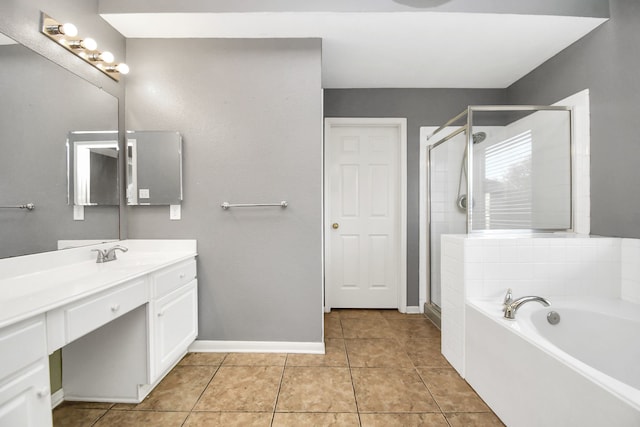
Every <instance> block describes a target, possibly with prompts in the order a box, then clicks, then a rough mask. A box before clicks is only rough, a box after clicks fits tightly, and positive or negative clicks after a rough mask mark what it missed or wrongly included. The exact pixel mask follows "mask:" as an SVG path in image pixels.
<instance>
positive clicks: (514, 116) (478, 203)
mask: <svg viewBox="0 0 640 427" xmlns="http://www.w3.org/2000/svg"><path fill="white" fill-rule="evenodd" d="M572 134H573V132H572V109H571V107H560V106H521V105H519V106H514V105H510V106H469V107H468V108H466V109H465V110H464V111H463V112H462V113H460V114H459V115H457V116H456V117H454V118H452V119H451V120H449V121H448V122H447V123H445V124H444V125H442V126H441V127H439V128H438V129H436V130H435V131H434V132H433V133H432V134H431V135H430V136H429V137H428V148H427V168H428V169H427V171H428V172H427V179H428V184H427V191H428V197H427V203H428V206H427V219H428V223H429V230H428V234H429V239H428V240H429V243H428V247H429V248H428V252H429V254H428V256H429V262H428V263H427V265H428V266H429V271H428V274H427V277H428V283H429V285H428V286H429V289H428V293H427V295H428V298H427V303H426V307H425V312H426V313H427V314H428V315H429V316H430V317H432V319H434V320H435V321H436V322H437V321H439V317H440V307H441V306H442V300H441V294H440V277H441V271H440V269H441V253H440V237H441V236H442V235H443V234H466V233H469V234H472V233H473V234H476V233H477V234H481V233H483V234H487V233H500V232H501V233H505V232H511V233H532V232H555V231H571V230H572V222H573V215H572V171H571V153H572Z"/></svg>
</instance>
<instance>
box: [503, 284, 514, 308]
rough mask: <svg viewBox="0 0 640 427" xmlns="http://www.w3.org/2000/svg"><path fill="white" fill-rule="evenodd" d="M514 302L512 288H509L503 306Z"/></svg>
mask: <svg viewBox="0 0 640 427" xmlns="http://www.w3.org/2000/svg"><path fill="white" fill-rule="evenodd" d="M512 302H513V295H512V293H511V288H509V289H507V293H506V295H505V296H504V301H502V306H503V307H505V308H506V307H507V306H508V305H509V304H511V303H512Z"/></svg>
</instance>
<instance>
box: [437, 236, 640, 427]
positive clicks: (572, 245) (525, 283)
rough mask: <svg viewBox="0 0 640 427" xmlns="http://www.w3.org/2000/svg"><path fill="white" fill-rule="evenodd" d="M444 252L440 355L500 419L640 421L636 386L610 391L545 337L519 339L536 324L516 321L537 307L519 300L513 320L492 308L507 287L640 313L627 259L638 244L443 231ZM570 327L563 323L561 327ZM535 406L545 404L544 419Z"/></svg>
mask: <svg viewBox="0 0 640 427" xmlns="http://www.w3.org/2000/svg"><path fill="white" fill-rule="evenodd" d="M443 251H444V257H443V272H444V280H443V297H444V301H443V322H442V326H443V337H442V351H443V354H444V355H445V357H447V359H449V361H450V362H451V363H452V364H453V365H454V367H455V368H456V369H457V370H458V371H459V372H460V373H461V374H462V376H463V377H465V378H466V379H467V380H468V381H469V383H470V384H471V385H472V386H473V387H474V388H476V390H477V391H478V392H479V394H480V395H481V396H482V397H483V398H485V399H486V400H487V402H488V403H489V404H490V405H491V406H492V409H494V410H495V411H496V413H497V414H498V415H499V416H500V417H501V418H503V419H504V420H505V421H506V422H507V424H510V423H513V424H514V425H524V426H527V425H531V426H533V425H540V424H539V423H540V422H543V421H544V423H545V425H559V426H560V425H562V426H573V425H580V426H582V425H594V426H595V425H603V424H611V425H622V426H626V425H638V424H639V423H640V405H639V404H638V402H640V400H639V399H637V396H638V395H639V394H640V392H639V391H638V390H635V389H631V388H628V387H627V388H626V389H625V387H626V386H624V385H623V386H621V387H618V388H617V389H616V388H615V387H614V388H611V387H608V386H607V385H606V381H605V382H603V381H600V380H599V378H600V377H601V376H599V374H597V373H596V374H593V375H590V369H591V368H589V367H585V369H583V370H582V371H581V370H580V369H578V368H577V367H579V366H581V365H580V363H581V362H575V359H573V358H572V357H571V356H570V355H567V354H566V353H563V352H562V351H561V350H559V349H558V348H557V347H555V346H553V345H551V344H550V343H549V342H548V341H547V340H545V339H544V338H540V337H537V336H536V335H537V334H532V335H528V336H525V335H523V331H526V330H529V331H531V330H534V328H526V327H525V326H523V322H525V320H526V318H527V315H528V314H529V313H530V312H532V311H536V310H540V308H539V307H541V306H538V305H537V304H535V303H532V304H529V305H527V306H524V308H522V309H521V310H520V312H519V314H520V316H521V320H520V322H518V319H516V321H507V320H504V319H502V316H501V312H500V307H501V302H502V299H503V297H504V293H505V291H506V289H507V288H512V289H513V295H514V298H517V297H519V296H523V295H539V296H544V297H547V298H549V299H550V300H551V302H552V306H553V305H554V304H553V303H554V300H555V301H556V306H558V307H560V306H561V304H562V303H561V302H562V301H568V303H569V304H576V301H580V300H583V299H586V300H590V301H592V303H591V305H592V307H593V308H594V309H595V311H603V310H604V308H603V307H605V306H607V305H613V306H620V307H621V306H624V307H625V310H630V312H631V313H634V315H636V317H638V316H637V315H638V314H639V313H640V306H638V305H636V304H634V303H636V302H638V296H639V295H640V291H639V290H638V289H639V288H640V268H639V267H637V266H636V264H637V261H636V263H634V260H637V259H638V257H640V241H638V240H635V239H618V238H598V237H593V238H590V237H580V236H575V235H553V236H550V235H542V236H535V237H517V238H514V237H504V236H500V237H475V236H445V237H443ZM572 297H573V298H572ZM625 300H626V301H625ZM487 301H490V302H487ZM594 301H595V302H594ZM494 305H495V307H493V306H494ZM487 307H488V308H487ZM547 311H548V310H547ZM618 312H619V310H614V311H613V313H614V314H619V313H618ZM561 316H562V315H561ZM627 317H629V316H627ZM587 318H589V317H587ZM567 319H570V317H567ZM561 322H562V320H561ZM518 323H520V325H519V324H518ZM576 323H580V324H583V323H585V322H576ZM603 324H604V322H601V325H603ZM569 325H570V323H569V320H567V323H565V325H562V326H563V327H568V326H569ZM581 326H582V325H581ZM605 328H606V327H605ZM632 329H633V327H632ZM611 330H615V331H620V330H621V328H620V327H608V328H606V330H605V331H604V333H605V334H607V333H611ZM570 335H571V336H570V337H569V338H568V340H569V341H568V342H570V343H572V344H575V343H576V342H577V336H578V333H577V332H576V333H570ZM592 338H593V339H594V340H596V341H598V339H597V338H596V337H595V335H594V336H593V337H592ZM602 345H604V343H602ZM550 350H552V351H550ZM611 351H616V350H611ZM572 361H573V362H575V363H572ZM576 366H577V367H576ZM632 368H633V366H629V369H632ZM499 384H500V386H498V385H499ZM497 389H502V390H497ZM505 390H510V391H509V392H506V394H505ZM620 390H622V391H620ZM498 395H500V396H498ZM554 396H555V397H554ZM634 396H635V397H634ZM545 399H546V400H545ZM547 400H548V402H547ZM533 402H535V404H533ZM541 402H542V403H541ZM539 407H544V411H542V412H543V413H544V414H545V415H544V416H542V418H540V417H541V415H539V413H540V411H538V409H536V408H539ZM567 408H573V409H571V410H568V409H567ZM585 414H586V415H585Z"/></svg>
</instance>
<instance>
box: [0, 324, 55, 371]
mask: <svg viewBox="0 0 640 427" xmlns="http://www.w3.org/2000/svg"><path fill="white" fill-rule="evenodd" d="M45 340H46V330H45V323H44V316H38V317H37V318H35V319H29V320H27V321H25V322H20V323H18V324H16V325H11V326H7V327H6V328H2V329H0V355H2V363H0V382H1V381H2V380H3V379H4V378H6V377H7V376H9V375H11V374H12V373H14V372H17V371H19V370H21V369H22V368H24V367H26V366H29V365H31V364H32V363H34V362H36V361H37V360H39V359H42V358H44V357H45V356H46V355H47V353H46V341H45Z"/></svg>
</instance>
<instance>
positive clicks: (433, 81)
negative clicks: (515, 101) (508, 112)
mask: <svg viewBox="0 0 640 427" xmlns="http://www.w3.org/2000/svg"><path fill="white" fill-rule="evenodd" d="M102 16H103V18H104V19H105V20H107V21H108V22H109V23H110V24H111V25H112V26H113V27H114V28H116V29H117V30H118V31H120V32H121V33H122V34H123V35H124V36H125V37H127V38H202V37H214V38H283V37H293V38H299V37H302V38H308V37H318V38H322V81H323V87H325V88H505V87H508V86H510V85H511V84H512V83H514V82H515V81H517V80H518V79H520V78H521V77H523V76H524V75H526V74H527V73H528V72H530V71H532V70H533V69H535V68H536V67H537V66H539V65H540V64H542V63H543V62H545V61H546V60H547V59H549V58H551V57H552V56H554V55H555V54H557V53H558V52H560V51H561V50H563V49H565V48H566V47H568V46H569V45H571V44H572V43H574V42H575V41H577V40H579V39H580V38H582V37H584V36H585V35H586V34H588V33H589V32H590V31H592V30H593V29H595V28H596V27H598V26H599V25H601V24H602V23H603V22H605V21H606V18H597V17H576V16H549V15H516V14H492V13H444V12H424V11H422V12H419V13H416V12H375V13H373V12H366V13H360V12H349V13H345V12H243V13H103V14H102Z"/></svg>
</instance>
